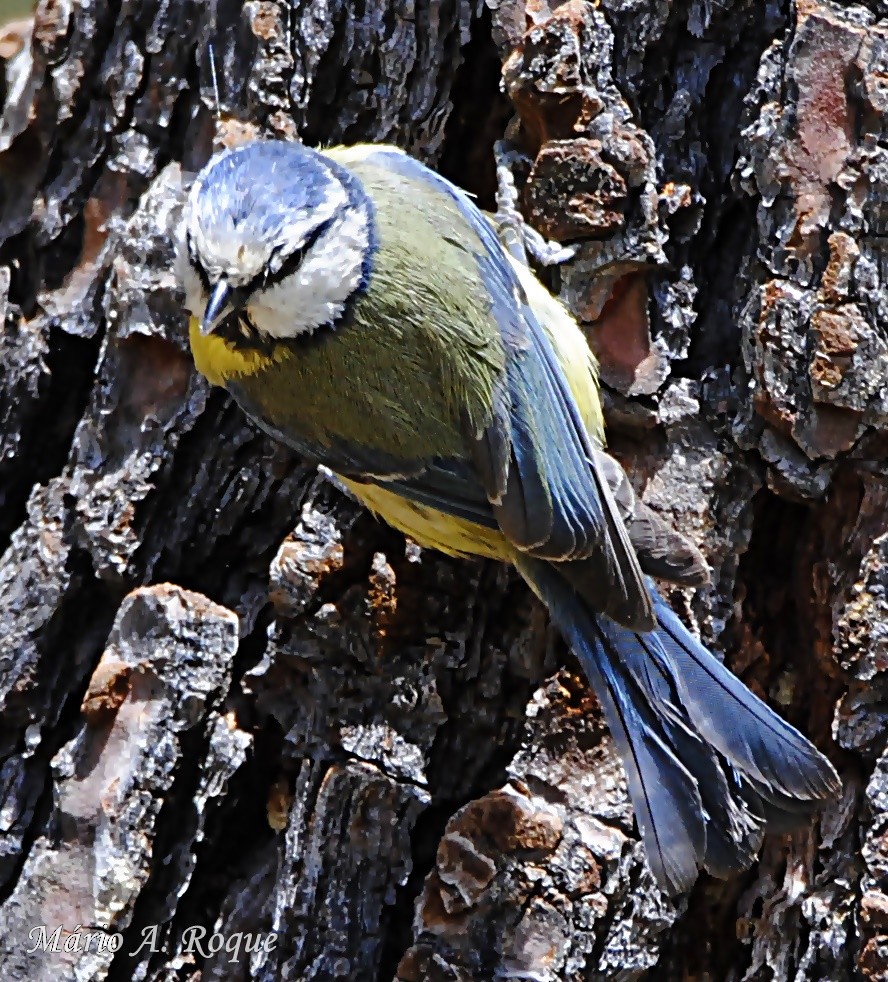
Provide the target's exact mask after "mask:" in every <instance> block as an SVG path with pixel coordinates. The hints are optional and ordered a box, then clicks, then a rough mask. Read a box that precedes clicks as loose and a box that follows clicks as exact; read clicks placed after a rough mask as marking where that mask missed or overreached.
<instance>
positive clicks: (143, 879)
mask: <svg viewBox="0 0 888 982" xmlns="http://www.w3.org/2000/svg"><path fill="white" fill-rule="evenodd" d="M18 47H20V48H21V52H20V53H19V54H15V51H16V49H17V48H18ZM0 53H2V54H4V55H5V57H6V60H5V61H4V63H3V72H2V73H0V83H2V85H0V94H2V95H3V98H4V112H3V116H2V120H0V243H2V244H0V299H2V310H3V316H4V333H3V337H2V354H0V357H2V362H0V422H2V434H0V550H5V552H3V555H2V558H0V762H2V763H0V889H2V914H0V977H2V978H3V979H10V980H22V979H29V980H30V979H33V980H44V979H46V980H58V979H105V978H108V979H113V980H129V979H157V980H160V979H164V980H172V979H197V978H198V977H199V978H201V979H203V980H206V979H232V980H235V979H248V978H250V979H252V978H255V979H273V978H286V979H300V980H301V979H306V980H309V979H310V980H327V979H355V980H365V979H366V980H390V979H393V978H398V979H400V980H404V982H419V980H426V979H429V980H463V979H465V980H485V979H491V980H492V979H508V978H511V979H533V980H550V979H552V980H554V979H565V980H567V979H570V980H579V979H636V978H641V977H643V976H645V973H647V977H648V978H651V979H663V980H676V982H677V980H681V979H712V980H723V979H736V980H739V979H749V980H766V979H775V980H788V979H797V980H808V979H810V980H813V979H830V980H842V979H851V978H873V979H876V978H886V977H888V886H886V884H888V756H886V755H885V747H886V735H888V717H886V710H885V705H886V698H888V685H886V672H888V629H886V626H885V625H886V624H888V520H886V508H888V465H886V456H888V453H886V450H888V441H886V436H888V388H886V384H885V381H886V378H888V326H886V325H888V299H886V296H885V291H884V288H883V281H882V275H883V273H885V271H886V269H888V248H886V241H888V239H886V234H888V194H886V191H885V188H886V182H888V127H886V120H888V116H886V112H888V89H886V84H885V79H886V77H888V5H886V4H885V3H883V0H867V3H866V5H865V6H864V5H861V6H853V7H852V6H838V5H833V4H831V3H828V2H819V0H798V2H797V3H796V4H792V3H790V2H789V0H773V2H769V3H767V4H764V3H754V2H752V0H719V2H718V3H715V2H712V0H692V2H689V3H675V4H672V3H669V2H667V0H632V2H626V0H598V2H596V3H584V2H581V0H568V2H567V3H564V4H562V5H560V6H553V7H551V8H550V7H548V6H546V3H545V0H542V2H539V0H528V2H527V4H526V6H525V4H524V3H523V2H522V0H487V6H486V7H485V6H484V5H483V4H482V2H481V0H414V2H402V3H399V2H392V0H359V2H355V3H348V2H346V0H291V2H285V0H281V2H271V0H263V2H249V3H243V4H241V3H238V2H234V0H216V2H214V3H201V2H196V0H179V2H173V3H169V2H164V0H141V2H136V0H117V2H104V0H80V2H74V0H41V3H40V4H39V8H38V11H37V14H36V18H35V21H34V26H33V35H32V37H31V38H30V40H29V39H28V38H27V37H25V38H24V39H18V40H16V37H15V36H14V34H13V35H12V36H7V37H5V38H0ZM501 86H502V90H503V91H502V92H501ZM503 92H504V93H505V94H503ZM507 96H508V98H507ZM513 113H515V114H516V115H515V117H514V118H513V119H511V117H512V114H513ZM510 119H511V121H510ZM507 128H508V134H509V138H510V140H511V143H512V145H513V146H514V147H516V148H517V149H518V150H520V151H521V152H522V153H523V154H524V155H525V156H524V158H515V157H514V156H513V158H511V159H513V160H514V159H517V163H515V164H514V168H513V169H514V177H515V180H516V182H517V184H516V186H517V188H518V202H519V204H520V206H521V208H522V210H523V212H524V215H525V217H526V218H527V219H528V221H529V222H530V223H531V225H532V226H533V227H535V228H536V229H537V230H538V231H539V232H541V233H542V234H543V235H544V236H545V237H546V238H549V239H554V240H558V241H561V242H570V243H572V244H574V245H575V247H576V248H575V251H574V254H573V256H572V257H571V258H570V259H569V260H568V261H566V262H565V263H563V264H562V265H560V266H557V267H550V268H549V269H548V270H545V271H544V272H543V275H545V276H547V277H548V278H549V280H550V282H551V285H552V286H553V288H554V289H556V290H557V291H559V292H560V294H561V296H562V297H563V298H564V299H565V300H566V302H567V303H568V304H569V305H570V306H571V308H572V309H573V310H574V312H575V313H576V314H577V316H578V317H579V318H580V319H581V320H582V322H583V324H584V325H585V326H586V327H587V328H588V334H589V337H590V340H591V342H592V344H593V346H594V347H595V349H596V351H597V352H598V354H599V356H600V359H601V363H602V375H603V379H604V382H605V398H606V405H607V412H608V422H609V433H610V435H611V444H612V448H613V450H614V452H615V453H616V454H617V455H618V456H620V457H621V459H622V460H623V461H624V463H625V464H626V466H627V467H628V468H629V469H630V472H631V474H632V475H633V479H634V480H635V482H636V485H637V487H638V489H639V490H640V491H642V492H643V494H644V497H645V500H647V501H648V502H649V503H650V504H651V505H652V506H653V507H655V508H656V509H658V510H659V511H661V512H662V513H664V514H666V515H668V516H669V518H670V520H671V521H672V522H673V523H674V524H675V525H676V527H678V528H680V529H681V530H683V531H684V532H686V533H688V534H690V535H691V536H692V537H693V538H694V539H695V540H696V541H697V543H698V544H699V545H700V547H701V548H702V549H703V550H704V552H705V554H706V556H707V558H708V559H709V561H710V564H711V566H712V571H713V576H712V584H711V586H709V587H708V588H706V589H704V590H700V591H697V592H696V593H681V592H679V591H674V592H673V594H672V595H671V599H672V600H673V602H674V603H675V604H676V605H677V607H678V609H679V612H680V613H681V615H682V616H683V617H685V618H686V619H690V621H691V622H692V623H693V624H694V625H695V627H696V629H698V630H699V632H700V634H701V636H702V637H703V639H704V640H705V641H706V643H708V644H709V645H710V646H712V647H713V648H714V649H715V650H717V651H720V652H724V654H725V657H726V660H727V662H728V664H729V665H730V666H731V667H732V668H733V669H734V670H735V671H736V672H737V673H738V674H740V675H741V676H742V677H743V678H744V680H745V681H746V682H747V684H749V685H750V686H751V687H752V688H754V689H755V690H757V691H758V692H759V693H760V694H762V695H763V696H764V697H765V698H766V699H768V700H769V701H770V702H771V703H772V704H775V705H776V706H777V707H778V709H779V711H780V712H781V713H782V714H783V715H785V716H786V717H787V718H788V719H790V720H791V721H792V722H793V723H795V724H796V725H798V726H799V727H800V728H801V729H803V730H804V731H805V732H806V733H807V734H809V735H810V736H811V737H812V738H813V739H814V740H815V741H816V742H817V743H818V745H819V746H820V747H821V748H823V749H824V750H825V751H826V752H827V753H828V754H829V755H830V757H831V758H832V760H833V761H834V762H835V763H836V766H837V767H838V768H839V770H840V772H841V774H842V778H843V781H844V785H845V791H844V795H843V797H842V799H841V801H840V802H837V803H836V804H835V805H834V806H831V807H829V808H827V809H826V810H825V811H824V813H823V815H822V817H821V819H820V820H819V822H818V823H816V824H815V825H814V827H813V828H812V829H810V830H805V831H802V832H798V833H796V834H793V835H792V836H784V837H771V838H770V839H769V840H768V841H767V843H766V846H765V849H764V851H763V853H762V857H761V861H760V862H759V863H758V864H757V865H756V866H755V867H754V868H753V869H752V870H750V871H749V873H748V874H746V875H744V876H742V877H738V878H736V879H734V880H732V881H730V882H721V881H716V880H713V879H711V878H708V877H706V876H702V877H701V879H700V882H699V883H698V885H697V886H696V888H695V889H694V891H693V892H692V894H691V895H690V897H688V898H685V899H681V900H680V901H678V902H676V903H673V902H671V901H669V900H667V899H664V898H663V897H661V896H660V895H659V893H658V892H657V891H656V889H655V888H654V886H653V882H652V880H651V877H650V875H649V873H648V872H647V871H646V867H645V865H644V857H643V854H642V850H641V846H640V844H639V842H638V838H637V833H636V831H635V830H634V827H633V823H632V813H631V808H630V805H629V803H628V798H627V794H626V788H625V782H624V779H623V775H622V771H621V768H620V765H619V762H618V760H617V758H616V756H615V754H614V750H613V745H612V742H611V740H610V737H609V736H608V734H607V731H606V728H605V727H604V725H603V723H602V721H601V716H600V712H599V709H598V706H597V704H596V702H595V700H594V697H593V696H592V695H591V693H590V691H589V689H588V688H587V686H586V684H585V682H584V681H583V679H582V676H581V675H580V673H579V670H578V667H577V665H576V664H575V663H574V661H573V660H572V658H571V657H570V656H569V654H568V653H567V652H566V651H565V650H564V646H563V645H562V643H561V642H560V641H559V640H558V639H557V638H555V637H553V636H552V635H551V634H550V632H549V630H548V628H547V624H546V616H545V612H544V611H543V610H542V609H541V608H540V606H539V605H538V604H537V603H536V602H535V601H534V600H533V599H532V598H531V596H530V594H529V593H528V591H527V590H526V589H525V587H524V586H523V585H522V584H521V583H520V582H519V581H518V580H517V578H516V577H515V576H514V575H513V574H512V573H510V572H509V571H508V570H506V569H504V568H500V567H498V566H496V565H494V564H490V563H474V564H473V563H468V562H459V561H455V560H449V559H446V558H442V557H441V556H439V555H436V554H432V553H429V552H425V551H420V550H418V549H417V548H416V547H414V546H412V545H411V544H409V543H405V541H404V540H403V538H402V537H400V536H399V535H398V534H396V533H394V532H393V531H391V530H390V529H388V528H387V527H385V526H384V525H382V524H380V523H378V522H376V521H375V520H373V519H372V518H371V517H369V516H368V515H367V514H366V513H363V512H361V511H360V510H359V509H358V508H357V506H356V505H355V504H354V503H353V502H352V501H350V500H348V499H346V498H344V497H343V496H342V495H341V494H340V493H339V492H338V491H337V490H336V489H335V488H334V487H332V486H331V485H329V484H328V483H326V482H325V481H324V480H323V479H322V478H321V477H319V476H318V475H317V474H316V473H314V472H313V471H311V470H310V469H307V468H305V467H303V466H301V465H300V464H299V462H298V461H296V460H294V459H292V457H290V456H289V455H288V454H287V453H286V452H284V451H282V450H281V449H280V448H278V447H275V446H274V445H273V444H272V443H271V442H270V441H269V440H268V439H267V438H265V437H264V436H262V435H261V434H260V433H259V432H258V431H256V430H255V429H253V428H252V427H251V426H250V425H249V424H248V423H247V422H246V420H245V418H244V417H243V416H242V414H241V413H240V412H239V411H238V410H237V408H236V407H234V406H233V405H232V404H231V403H230V401H229V400H228V399H227V398H226V396H225V395H223V394H222V393H221V392H220V391H211V390H210V389H209V388H208V386H207V385H206V384H205V382H204V381H203V380H202V379H201V378H200V377H198V376H197V374H196V373H195V371H194V369H193V366H192V363H191V360H190V356H189V354H188V348H187V342H186V323H185V317H184V315H183V312H182V306H181V298H180V297H179V296H178V295H177V292H176V285H175V279H174V275H173V272H172V265H171V259H172V250H171V244H170V229H171V227H172V226H173V225H174V223H175V221H176V217H177V209H178V207H179V204H180V201H181V187H182V184H183V181H184V180H185V179H187V175H188V172H192V171H194V170H196V169H197V168H199V167H200V166H201V165H202V163H203V162H204V161H205V160H206V159H207V157H208V155H209V154H210V153H211V152H212V149H213V146H214V144H215V145H219V143H222V142H227V143H233V142H238V141H240V140H242V139H244V138H245V137H246V136H249V135H252V134H256V133H259V134H269V135H274V136H279V137H287V138H292V137H295V136H296V135H297V134H298V135H299V136H301V137H302V138H304V139H305V140H306V142H309V143H332V142H347V143H348V142H356V141H359V140H368V141H389V142H394V143H398V144H400V145H402V146H404V147H406V148H407V149H408V150H410V151H411V152H412V153H414V154H416V155H417V156H419V157H421V158H422V159H424V160H426V161H427V162H429V163H431V164H433V165H436V166H438V167H439V169H440V170H441V171H442V173H444V174H445V175H446V176H447V177H449V178H450V179H451V180H453V181H455V182H456V183H458V184H460V185H462V186H463V187H465V188H467V189H468V190H470V191H472V192H473V193H475V194H476V195H477V196H478V199H479V201H480V203H481V204H482V205H484V206H485V207H493V204H494V202H493V192H494V188H495V184H496V177H497V175H496V170H495V167H494V156H493V145H494V143H495V141H496V140H498V139H500V138H501V137H502V136H503V134H504V133H505V132H506V131H507ZM522 160H526V163H523V162H522ZM886 275H888V274H886ZM57 927H60V928H61V931H60V933H59V934H55V935H54V934H53V932H54V931H55V929H56V928H57ZM41 928H42V930H43V933H42V934H41ZM202 931H203V932H205V933H204V934H201V932H202ZM87 932H90V934H89V937H88V938H87ZM248 935H249V937H248ZM71 939H73V940H71ZM216 939H219V940H216ZM257 941H258V942H259V943H258V945H257ZM66 943H67V946H66ZM219 943H223V944H227V950H226V948H224V947H223V948H222V950H217V951H215V952H212V951H210V949H211V948H214V947H215V946H216V945H217V944H219ZM237 946H239V948H238V950H235V948H236V947H237ZM247 948H250V949H252V950H249V951H247V950H246V949H247ZM113 949H116V950H113Z"/></svg>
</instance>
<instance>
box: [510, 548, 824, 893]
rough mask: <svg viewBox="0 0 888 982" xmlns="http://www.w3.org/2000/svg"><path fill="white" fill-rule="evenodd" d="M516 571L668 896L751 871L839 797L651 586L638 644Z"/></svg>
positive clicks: (548, 580)
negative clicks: (566, 664)
mask: <svg viewBox="0 0 888 982" xmlns="http://www.w3.org/2000/svg"><path fill="white" fill-rule="evenodd" d="M516 565H517V566H518V569H519V571H520V572H521V574H522V576H524V578H525V579H526V580H527V581H528V583H529V584H530V585H531V587H532V588H533V589H534V591H535V592H536V593H537V595H538V596H539V597H540V599H542V600H543V601H544V602H545V603H546V604H547V605H548V607H549V611H550V613H551V615H552V619H553V621H554V622H555V624H556V625H557V626H558V628H559V629H560V630H561V632H562V633H563V634H564V637H565V639H566V640H567V642H568V644H569V645H570V646H571V648H572V649H573V651H574V653H575V654H576V656H577V658H578V659H579V661H580V663H581V665H582V666H583V670H584V671H585V673H586V675H587V676H588V678H589V681H590V682H591V684H592V686H593V688H594V689H595V693H596V695H597V696H598V699H599V701H600V703H601V705H602V708H603V710H604V714H605V717H606V719H607V723H608V726H609V727H610V731H611V734H612V735H613V738H614V741H615V742H616V744H617V748H618V750H619V753H620V757H621V758H622V761H623V767H624V769H625V771H626V776H627V778H628V782H629V792H630V794H631V796H632V803H633V805H634V807H635V814H636V819H637V821H638V825H639V828H640V830H641V835H642V839H643V842H644V846H645V851H646V853H647V858H648V863H649V865H650V868H651V871H652V872H653V874H654V876H655V878H656V880H657V882H658V883H659V884H660V886H661V888H662V889H663V890H665V891H666V892H668V893H670V894H674V893H680V892H682V891H685V890H688V889H689V888H690V887H691V885H692V884H693V883H694V881H695V880H696V878H697V873H698V871H699V869H700V867H703V868H705V869H707V870H709V872H711V873H713V874H715V875H716V876H728V875H730V874H731V873H735V872H739V871H741V870H744V869H746V868H748V867H749V865H750V864H751V863H752V862H753V860H754V859H755V856H756V853H757V852H758V850H759V847H760V846H761V842H762V837H763V835H764V833H765V831H766V829H772V830H775V831H776V830H783V829H785V828H788V827H792V826H793V825H797V824H799V822H800V821H803V820H804V818H805V817H807V816H809V815H810V814H811V813H812V812H813V811H814V810H815V809H816V808H817V807H818V805H820V804H821V803H822V802H823V801H825V800H826V799H829V798H832V797H834V796H835V795H836V794H838V792H839V790H840V788H841V784H840V782H839V778H838V776H837V774H836V772H835V770H833V767H832V765H831V764H830V763H829V761H828V760H827V759H826V758H825V757H824V756H823V755H822V754H821V753H820V752H819V751H818V750H816V749H815V748H814V746H812V744H811V743H810V742H809V741H808V740H806V739H805V737H803V736H802V735H801V733H799V732H798V730H796V729H794V728H793V727H792V726H790V725H789V724H788V723H786V722H785V721H784V720H782V719H781V718H780V717H779V716H777V714H776V713H774V712H773V711H772V710H771V709H769V708H768V706H766V705H765V704H764V703H763V702H762V701H761V700H760V699H759V698H758V697H757V696H755V695H753V693H752V692H750V691H749V689H747V688H746V686H745V685H743V683H742V682H741V681H740V680H739V679H738V678H737V677H736V676H735V675H733V674H732V673H731V672H730V671H729V670H728V669H726V668H725V667H724V665H722V664H721V662H719V661H718V660H717V659H716V658H715V657H713V655H711V654H710V653H709V652H708V651H707V650H706V649H705V648H704V647H703V646H702V645H701V644H700V643H699V642H698V641H697V640H696V639H695V638H694V637H693V635H692V634H691V633H690V632H689V631H688V630H687V628H686V627H685V626H684V625H683V624H682V623H681V621H680V620H679V619H678V618H677V617H676V616H675V614H674V613H673V612H672V610H671V609H670V608H669V606H668V605H667V604H666V602H665V601H664V600H663V598H662V597H661V596H660V595H659V594H658V593H657V591H656V588H655V587H654V586H653V584H652V583H649V584H648V586H649V589H650V591H651V596H652V598H653V601H654V610H655V613H656V616H657V621H658V624H659V628H658V630H656V631H652V632H650V633H647V634H638V633H635V632H633V631H630V630H629V629H627V628H624V627H621V626H620V625H618V624H616V623H614V622H613V621H611V620H609V619H608V618H606V617H603V616H600V615H597V614H595V612H594V611H593V610H591V608H590V607H589V606H588V604H587V603H586V602H585V601H583V600H582V599H581V597H580V596H579V595H578V594H577V593H576V592H575V591H574V589H573V588H572V587H571V586H570V584H569V583H568V582H567V581H566V580H565V579H564V577H563V576H562V574H561V573H560V572H559V571H558V569H557V567H556V566H555V565H553V564H551V563H546V562H542V561H540V560H531V559H528V558H527V557H520V558H519V559H518V560H517V562H516Z"/></svg>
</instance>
